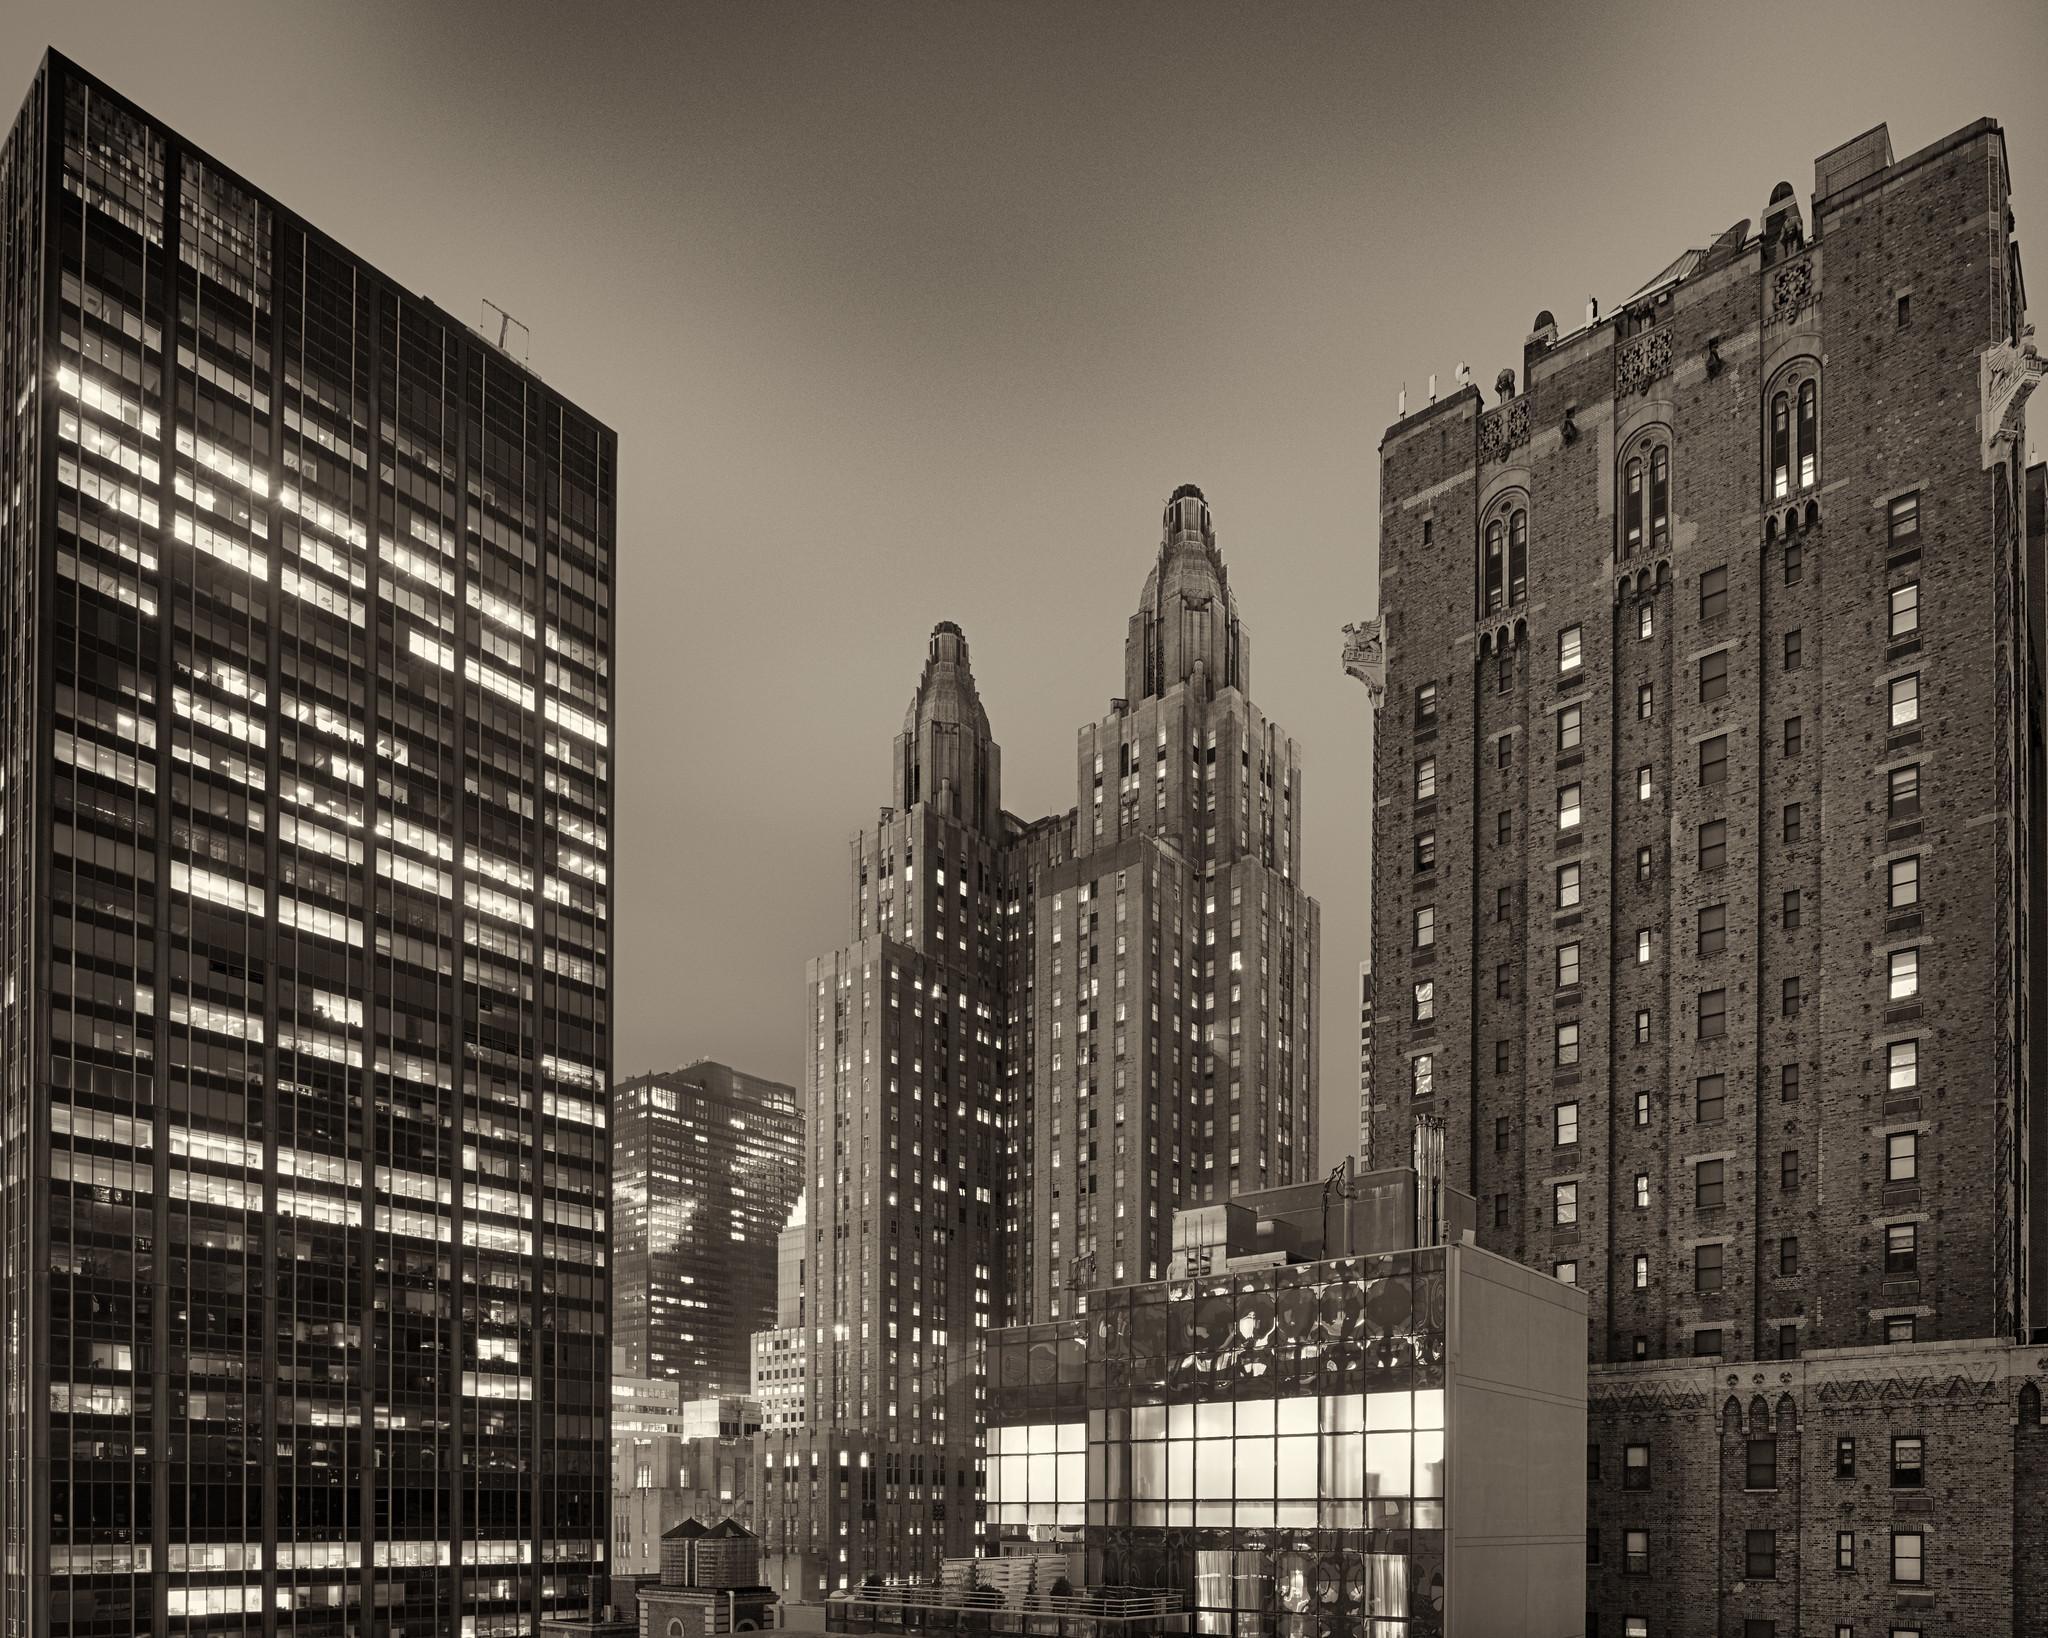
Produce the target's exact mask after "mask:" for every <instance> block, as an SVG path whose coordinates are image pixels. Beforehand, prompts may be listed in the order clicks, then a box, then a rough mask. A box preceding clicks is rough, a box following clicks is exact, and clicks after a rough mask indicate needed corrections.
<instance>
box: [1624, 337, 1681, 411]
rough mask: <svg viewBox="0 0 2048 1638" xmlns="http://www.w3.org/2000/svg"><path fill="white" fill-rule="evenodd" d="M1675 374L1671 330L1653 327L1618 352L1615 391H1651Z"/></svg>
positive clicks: (1625, 344)
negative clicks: (1672, 373)
mask: <svg viewBox="0 0 2048 1638" xmlns="http://www.w3.org/2000/svg"><path fill="white" fill-rule="evenodd" d="M1670 373H1671V329H1670V326H1669V325H1667V326H1665V327H1664V328H1663V329H1661V330H1651V331H1648V332H1646V333H1645V334H1643V335H1639V336H1637V337H1636V338H1635V340H1633V341H1630V342H1626V343H1624V344H1623V346H1622V348H1621V351H1619V352H1618V353H1616V354H1615V355H1614V394H1615V396H1616V397H1617V398H1619V397H1621V396H1622V395H1623V394H1625V393H1630V392H1648V391H1649V390H1650V384H1651V383H1652V382H1654V381H1657V380H1660V379H1662V378H1663V377H1664V376H1667V375H1669V374H1670Z"/></svg>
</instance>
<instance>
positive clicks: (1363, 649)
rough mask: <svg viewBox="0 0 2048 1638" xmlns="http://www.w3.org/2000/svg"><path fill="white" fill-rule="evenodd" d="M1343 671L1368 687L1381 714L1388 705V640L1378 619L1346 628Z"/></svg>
mask: <svg viewBox="0 0 2048 1638" xmlns="http://www.w3.org/2000/svg"><path fill="white" fill-rule="evenodd" d="M1344 669H1345V671H1346V672H1347V673H1348V674H1350V675H1351V676H1353V677H1356V678H1357V679H1358V680H1359V681H1360V682H1362V683H1364V684H1365V691H1366V693H1367V695H1368V696H1370V698H1371V700H1372V708H1373V710H1374V711H1375V712H1378V710H1379V709H1380V707H1381V706H1383V705H1385V704H1386V703H1387V639H1386V633H1385V628H1384V627H1383V626H1382V624H1381V622H1380V621H1379V620H1378V619H1377V618H1375V619H1371V620H1360V621H1359V622H1358V623H1357V624H1355V625H1349V626H1346V627H1345V628H1344Z"/></svg>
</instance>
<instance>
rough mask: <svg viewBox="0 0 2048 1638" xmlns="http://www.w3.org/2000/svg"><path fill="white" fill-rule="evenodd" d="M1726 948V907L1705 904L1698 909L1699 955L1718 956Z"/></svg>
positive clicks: (1723, 905)
mask: <svg viewBox="0 0 2048 1638" xmlns="http://www.w3.org/2000/svg"><path fill="white" fill-rule="evenodd" d="M1727 947H1728V906H1727V905H1725V904H1706V905H1702V906H1701V907H1700V954H1701V955H1703V956H1709V955H1719V954H1720V953H1721V952H1722V951H1723V950H1725V949H1726V948H1727Z"/></svg>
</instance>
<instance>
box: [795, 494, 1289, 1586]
mask: <svg viewBox="0 0 2048 1638" xmlns="http://www.w3.org/2000/svg"><path fill="white" fill-rule="evenodd" d="M1249 669H1250V661H1249V642H1248V638H1247V636H1246V633H1245V630H1244V627H1243V625H1242V623H1241V622H1240V620H1239V618H1238V613H1237V605H1236V601H1235V597H1234V595H1233V594H1232V592H1231V590H1230V586H1229V577H1228V574H1227V572H1226V570H1225V568H1224V565H1223V559H1222V556H1221V553H1220V552H1219V551H1218V549H1217V546H1216V539H1215V534H1214V530H1213V528H1212V526H1211V521H1210V515H1209V507H1208V503H1207V502H1206V501H1205V500H1204V499H1203V498H1202V495H1201V492H1200V491H1199V490H1197V489H1195V488H1194V487H1193V486H1191V485H1190V486H1184V487H1182V488H1181V489H1179V490H1176V491H1175V492H1174V494H1173V495H1172V497H1171V498H1170V499H1169V501H1168V503H1167V505H1166V508H1165V514H1164V518H1163V521H1162V528H1161V540H1160V544H1159V547H1158V551H1157V555H1156V558H1155V560H1154V564H1153V568H1152V572H1151V574H1150V575H1149V576H1148V578H1147V579H1146V581H1145V585H1144V590H1143V592H1142V594H1141V597H1140V606H1139V608H1138V611H1137V613H1136V614H1135V615H1134V616H1133V617H1132V619H1131V621H1130V627H1129V634H1128V638H1127V642H1126V646H1125V666H1124V689H1125V693H1124V695H1123V696H1122V697H1119V698H1117V699H1114V700H1113V701H1112V702H1111V706H1110V710H1109V712H1108V714H1107V715H1106V716H1104V717H1103V718H1102V719H1101V720H1100V721H1098V722H1095V723H1092V724H1089V725H1088V726H1085V727H1084V728H1082V729H1081V731H1080V734H1079V736H1078V746H1077V756H1076V771H1077V774H1078V782H1079V791H1080V805H1079V806H1078V807H1077V808H1076V809H1074V810H1072V811H1070V812H1068V813H1066V814H1062V815H1058V816H1055V817H1051V818H1047V819H1041V820H1038V821H1035V822H1029V823H1027V822H1025V821H1023V820H1020V819H1018V818H1016V817H1015V816H1014V815H1011V814H1008V813H1006V812H1004V811H1003V807H1002V778H1001V765H1002V764H1001V751H1000V749H999V748H998V746H997V744H996V742H995V739H994V736H993V734H992V733H991V731H990V727H989V718H988V713H987V711H986V710H985V709H984V708H983V706H982V702H981V698H980V694H979V691H978V690H977V688H976V685H975V681H974V675H973V671H972V669H971V667H970V664H969V660H968V649H967V640H966V638H965V636H963V635H962V633H961V631H960V629H959V628H958V627H957V626H954V625H952V624H950V623H944V624H941V625H939V626H938V627H937V628H936V629H935V630H934V631H933V633H932V636H931V641H930V645H929V648H928V651H927V656H926V663H925V667H924V673H923V676H922V677H921V678H920V680H919V682H918V686H917V690H916V692H915V694H914V695H913V697H912V700H911V704H910V709H909V711H908V713H907V714H906V716H905V718H904V723H903V731H902V733H901V734H900V735H898V736H897V739H896V742H895V750H894V756H893V765H892V779H891V786H890V789H891V802H892V805H891V806H889V807H886V808H883V809H882V810H881V813H880V815H879V817H878V818H877V820H876V821H875V823H874V824H873V825H872V826H870V827H868V828H867V829H865V830H863V831H862V832H861V833H860V834H859V835H858V836H856V837H855V838H854V841H853V847H852V852H851V857H850V860H849V863H850V866H851V869H850V872H849V881H848V886H849V889H850V895H849V896H850V900H851V905H850V907H851V909H852V912H853V913H852V917H851V921H852V928H853V934H854V941H853V942H852V943H850V944H848V945H847V946H845V947H843V948H841V949H840V950H838V951H836V952H834V953H833V954H831V955H828V956H824V957H821V958H819V959H818V960H817V961H814V962H813V963H812V964H811V967H810V970H809V973H808V975H807V976H808V984H809V1009H808V1017H807V1020H806V1022H807V1025H808V1028H807V1041H808V1047H809V1050H808V1053H807V1062H806V1070H805V1090H806V1093H807V1095H808V1097H809V1100H810V1110H811V1117H812V1124H811V1129H810V1135H809V1142H810V1162H811V1163H810V1166H809V1168H808V1171H807V1176H806V1184H807V1190H808V1198H809V1209H810V1220H809V1224H808V1255H807V1259H806V1265H805V1282H806V1285H805V1297H804V1301H805V1303H806V1305H807V1311H808V1318H809V1339H808V1344H807V1351H806V1356H805V1369H806V1372H807V1376H806V1393H807V1402H806V1406H805V1411H806V1414H807V1416H808V1418H809V1426H808V1428H807V1429H806V1433H805V1437H804V1440H803V1441H792V1442H788V1443H784V1444H776V1443H774V1441H773V1439H771V1443H770V1447H769V1459H768V1461H767V1463H766V1464H765V1465H766V1470H767V1473H768V1476H769V1479H770V1483H771V1498H770V1500H769V1502H768V1505H767V1509H766V1512H765V1515H764V1521H763V1528H764V1536H765V1550H766V1552H767V1554H768V1561H767V1562H768V1574H769V1577H770V1579H771V1581H772V1582H773V1583H774V1584H775V1585H777V1586H778V1587H779V1588H781V1589H782V1590H784V1591H785V1592H788V1593H790V1594H791V1595H792V1596H804V1597H814V1596H816V1595H817V1594H818V1593H821V1592H825V1591H830V1590H831V1589H832V1588H834V1587H837V1586H842V1585H845V1584H846V1583H847V1582H848V1581H849V1580H851V1581H855V1582H857V1581H859V1580H860V1579H861V1578H862V1577H863V1576H865V1575H867V1574H871V1573H879V1574H884V1575H892V1576H899V1575H920V1574H931V1573H935V1572H936V1570H937V1568H938V1565H939V1563H940V1561H941V1559H942V1558H944V1557H948V1556H959V1555H960V1554H963V1553H965V1552H967V1551H968V1550H969V1549H970V1548H971V1545H972V1542H973V1536H974V1513H975V1496H976V1492H977V1483H978V1478H977V1464H978V1460H979V1456H980V1418H981V1413H982V1402H981V1384H980V1382H979V1380H978V1375H977V1364H976V1351H977V1345H978V1343H979V1340H980V1335H981V1332H982V1331H983V1330H984V1329H986V1328H987V1327H989V1326H990V1325H992V1324H994V1323H996V1322H997V1321H998V1320H999V1319H1003V1318H1011V1319H1028V1318H1032V1317H1037V1316H1051V1315H1057V1314H1060V1313H1063V1312H1072V1311H1073V1307H1074V1304H1075V1303H1077V1302H1079V1301H1081V1300H1082V1299H1083V1297H1084V1295H1085V1293H1086V1292H1087V1291H1088V1290H1090V1289H1092V1288H1094V1287H1095V1286H1098V1285H1101V1284H1104V1283H1107V1282H1112V1281H1117V1280H1128V1279H1139V1278H1154V1277H1158V1276H1160V1275H1162V1274H1163V1271H1164V1269H1165V1266H1166V1261H1167V1256H1168V1243H1169V1238H1170V1234H1171V1226H1172V1218H1173V1212H1174V1209H1175V1208H1176V1206H1178V1205H1181V1204H1184V1203H1187V1202H1190V1201H1201V1200H1215V1199H1219V1198H1225V1197H1227V1196H1228V1195H1229V1194H1230V1193H1232V1192H1233V1191H1235V1190H1238V1189H1240V1188H1242V1187H1256V1186H1259V1185H1262V1184H1279V1183H1286V1182H1290V1181H1293V1180H1296V1179H1299V1178H1305V1177H1310V1176H1313V1175H1315V1170H1316V1165H1315V1159H1316V1151H1315V1105H1316V1084H1317V1072H1316V1061H1315V1059H1316V1054H1315V1042H1316V1030H1317V1017H1318V1014H1317V995H1316V977H1317V968H1316V963H1317V959H1318V956H1317V950H1318V939H1319V931H1320V929H1319V915H1320V912H1319V910H1318V908H1317V906H1316V903H1315V901H1314V900H1313V899H1311V898H1310V897H1309V896H1308V895H1307V894H1306V893H1305V892H1304V891H1303V889H1302V887H1301V881H1300V870H1301V830H1300V824H1301V818H1300V816H1301V803H1302V786H1301V771H1300V763H1299V757H1298V755H1297V751H1296V747H1295V744H1294V742H1293V741H1292V740H1291V739H1289V738H1288V737H1287V736H1286V734H1284V733H1283V732H1281V730H1280V729H1279V728H1278V727H1277V726H1276V725H1274V724H1272V723H1271V722H1269V721H1267V719H1266V718H1265V717H1264V716H1263V715H1262V714H1261V713H1260V712H1259V710H1258V709H1257V708H1256V707H1255V706H1253V705H1252V703H1251V701H1250V698H1249V696H1248V694H1247V692H1246V690H1247V687H1248V678H1249Z"/></svg>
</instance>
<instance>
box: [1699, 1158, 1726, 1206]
mask: <svg viewBox="0 0 2048 1638" xmlns="http://www.w3.org/2000/svg"><path fill="white" fill-rule="evenodd" d="M1727 1173H1728V1163H1727V1162H1726V1161H1725V1160H1702V1161H1699V1162H1697V1163H1696V1164H1695V1165H1694V1166H1693V1169H1692V1200H1693V1204H1694V1205H1695V1206H1696V1207H1698V1208H1699V1209H1700V1210H1701V1211H1705V1210H1707V1209H1709V1208H1710V1207H1713V1206H1724V1205H1726V1204H1727V1203H1728V1176H1727Z"/></svg>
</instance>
